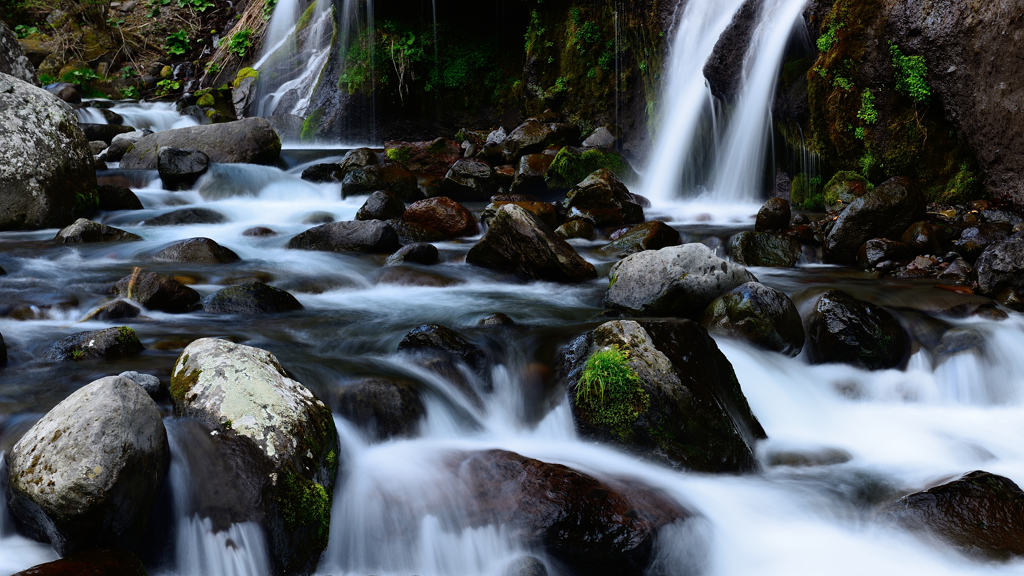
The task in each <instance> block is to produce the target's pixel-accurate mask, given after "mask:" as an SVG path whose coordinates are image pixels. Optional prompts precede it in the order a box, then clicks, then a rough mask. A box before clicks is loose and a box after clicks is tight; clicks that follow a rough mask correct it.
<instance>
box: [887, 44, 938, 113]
mask: <svg viewBox="0 0 1024 576" xmlns="http://www.w3.org/2000/svg"><path fill="white" fill-rule="evenodd" d="M889 52H890V53H891V54H892V65H893V67H894V68H896V90H897V91H899V92H900V93H902V94H904V95H906V96H909V97H910V98H911V99H912V100H913V101H914V102H918V103H920V104H927V103H928V100H929V99H930V98H931V96H932V88H931V86H929V85H928V63H927V62H926V61H925V59H924V56H905V55H904V54H903V52H901V51H900V48H899V46H897V45H896V44H893V43H892V42H890V43H889Z"/></svg>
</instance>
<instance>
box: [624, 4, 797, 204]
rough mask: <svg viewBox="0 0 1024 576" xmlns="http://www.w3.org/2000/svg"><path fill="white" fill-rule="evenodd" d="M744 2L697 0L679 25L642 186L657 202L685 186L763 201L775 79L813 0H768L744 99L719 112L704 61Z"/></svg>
mask: <svg viewBox="0 0 1024 576" xmlns="http://www.w3.org/2000/svg"><path fill="white" fill-rule="evenodd" d="M743 4H744V2H743V1H741V0H692V1H691V2H689V3H688V4H687V6H686V8H685V10H684V13H683V15H682V17H681V19H680V22H679V24H678V26H677V28H676V32H675V39H674V42H673V46H672V50H671V53H670V55H669V57H670V64H669V67H668V79H667V83H666V85H665V88H664V91H663V94H664V95H665V97H664V102H665V103H664V109H663V110H662V111H661V122H660V124H659V128H658V132H657V135H656V140H655V144H654V148H653V150H652V153H651V156H650V162H649V164H648V169H647V173H646V178H645V181H644V189H643V194H644V195H645V196H647V197H648V198H651V199H652V200H654V201H656V202H660V203H667V202H671V201H673V200H675V199H678V198H679V196H680V190H682V192H684V193H686V194H688V195H690V196H701V197H702V200H708V201H714V202H718V203H755V202H758V201H759V198H760V192H761V188H762V185H761V182H762V180H763V174H764V158H765V155H766V147H767V145H768V143H769V140H770V138H769V136H770V134H771V123H770V115H771V106H772V101H773V99H774V95H775V83H776V79H777V77H778V73H779V67H780V65H781V61H782V57H783V54H784V51H785V48H786V44H787V41H788V39H789V35H790V32H791V31H792V29H793V26H794V24H795V22H796V21H797V20H798V19H799V17H800V14H801V12H802V10H803V7H804V5H805V4H806V0H765V1H764V2H763V3H762V4H761V7H760V9H759V11H758V16H757V24H756V26H755V28H754V32H753V34H752V37H751V41H750V45H749V47H748V49H747V53H746V56H745V57H744V62H743V69H742V76H741V78H740V86H741V88H740V92H739V97H738V99H737V101H736V103H735V105H734V106H733V109H732V110H731V113H730V114H727V115H723V117H722V118H719V115H718V114H717V111H716V100H715V99H714V97H713V96H712V95H711V90H710V88H709V87H708V85H707V81H706V80H705V78H704V73H703V71H704V65H705V63H706V62H707V60H708V58H709V57H710V56H711V54H712V52H713V51H714V49H715V45H716V44H717V42H718V41H719V38H720V37H721V35H722V34H723V32H725V30H726V29H727V28H728V26H729V23H730V22H731V21H732V19H733V17H734V16H735V15H736V13H737V12H738V11H739V9H740V8H741V7H742V5H743ZM722 131H724V138H721V139H720V138H719V137H720V135H721V134H722V133H723V132H722Z"/></svg>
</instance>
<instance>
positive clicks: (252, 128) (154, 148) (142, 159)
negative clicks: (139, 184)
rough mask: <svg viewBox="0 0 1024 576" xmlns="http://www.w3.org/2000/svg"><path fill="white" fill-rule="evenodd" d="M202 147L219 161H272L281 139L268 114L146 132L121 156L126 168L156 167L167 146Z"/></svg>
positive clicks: (153, 168)
mask: <svg viewBox="0 0 1024 576" xmlns="http://www.w3.org/2000/svg"><path fill="white" fill-rule="evenodd" d="M168 146H169V147H172V148H184V149H188V150H198V151H200V152H203V153H205V154H206V155H207V156H208V157H209V159H210V162H216V163H219V164H235V163H245V164H272V163H273V162H274V161H275V160H277V157H278V156H279V155H280V154H281V139H280V138H279V137H278V136H277V132H275V131H274V127H273V126H271V125H270V122H268V121H267V119H266V118H245V119H243V120H236V121H234V122H223V123H220V124H208V125H206V126H189V127H187V128H175V129H173V130H163V131H161V132H155V133H153V134H149V135H147V136H143V137H142V138H141V139H140V140H139V141H138V142H136V143H135V145H134V146H132V148H131V150H128V152H126V153H125V155H124V157H123V158H121V168H122V169H124V170H156V169H157V152H158V150H159V149H160V148H164V147H168Z"/></svg>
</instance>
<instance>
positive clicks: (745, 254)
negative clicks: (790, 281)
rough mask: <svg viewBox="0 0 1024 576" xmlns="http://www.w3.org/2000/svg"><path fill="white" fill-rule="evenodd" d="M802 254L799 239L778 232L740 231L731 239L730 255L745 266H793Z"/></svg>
mask: <svg viewBox="0 0 1024 576" xmlns="http://www.w3.org/2000/svg"><path fill="white" fill-rule="evenodd" d="M802 254H803V245H802V244H801V243H800V241H799V240H797V239H796V238H793V237H792V236H787V235H786V234H779V233H777V232H749V231H748V232H740V233H739V234H736V235H735V236H733V237H732V238H730V239H729V255H730V256H732V259H733V261H735V262H738V263H740V264H743V265H744V266H764V267H769V268H792V267H793V266H796V263H797V261H799V260H800V256H801V255H802Z"/></svg>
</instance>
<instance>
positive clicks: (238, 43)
mask: <svg viewBox="0 0 1024 576" xmlns="http://www.w3.org/2000/svg"><path fill="white" fill-rule="evenodd" d="M250 36H252V29H250V28H246V29H244V30H239V31H238V32H235V33H234V34H232V35H231V40H230V42H229V44H228V52H231V53H232V54H234V55H235V56H238V57H239V58H244V57H245V55H246V53H248V52H249V48H252V41H251V40H250V38H249V37H250Z"/></svg>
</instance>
